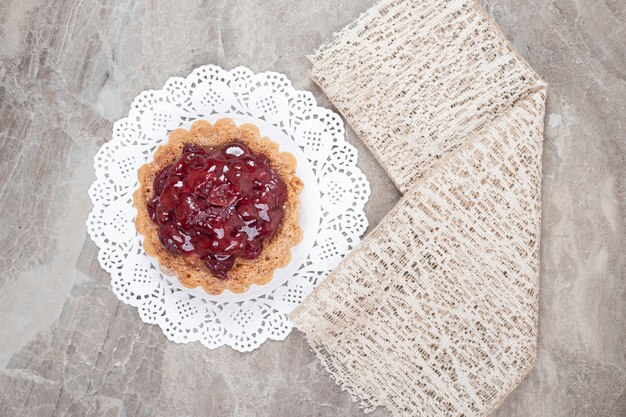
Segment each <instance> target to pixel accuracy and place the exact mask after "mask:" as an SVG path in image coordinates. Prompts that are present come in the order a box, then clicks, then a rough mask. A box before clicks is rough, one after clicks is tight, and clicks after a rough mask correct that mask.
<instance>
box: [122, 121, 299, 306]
mask: <svg viewBox="0 0 626 417" xmlns="http://www.w3.org/2000/svg"><path fill="white" fill-rule="evenodd" d="M295 171H296V158H295V157H294V156H293V155H292V154H290V153H287V152H280V151H279V150H278V144H276V143H274V142H272V141H271V140H270V139H269V138H266V137H261V136H260V135H259V130H258V129H257V128H256V127H255V126H254V125H252V124H243V125H241V126H236V125H235V123H234V122H233V121H232V120H230V119H221V120H218V121H217V122H216V123H215V124H214V125H213V124H211V123H209V122H207V121H204V120H200V121H196V122H195V123H194V124H193V125H192V126H191V129H190V130H188V131H187V130H184V129H177V130H175V131H173V132H172V133H171V134H170V136H169V141H168V142H167V143H166V144H165V145H162V146H160V147H159V148H158V149H157V150H156V152H155V154H154V160H153V161H152V162H150V163H147V164H145V165H143V166H142V167H141V168H140V169H139V173H138V177H139V189H138V190H137V191H136V192H135V194H134V199H133V201H134V205H135V207H136V209H137V217H136V218H135V225H136V227H137V231H138V232H139V233H141V234H142V235H144V245H143V246H144V250H145V251H146V253H147V254H148V255H150V256H153V257H156V258H157V259H158V260H159V263H160V266H161V269H162V270H163V272H164V273H166V274H168V275H173V274H175V275H177V276H178V279H179V280H180V282H181V283H182V284H183V285H185V286H187V287H191V288H193V287H198V286H201V287H202V288H203V289H204V290H205V291H206V292H207V293H209V294H220V293H221V292H222V291H224V290H230V291H232V292H234V293H241V292H244V291H246V290H247V289H248V288H249V287H250V286H251V285H252V284H265V283H267V282H269V281H270V280H271V279H272V275H273V272H274V270H275V269H277V268H281V267H283V266H286V265H287V264H288V263H289V261H290V257H291V254H290V250H291V247H292V246H294V245H297V244H298V243H299V242H300V240H301V238H302V230H301V229H300V226H299V225H298V211H299V206H300V202H299V199H298V194H299V193H300V191H301V190H302V188H303V183H302V181H301V180H300V178H298V177H297V176H296V175H295Z"/></svg>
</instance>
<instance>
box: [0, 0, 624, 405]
mask: <svg viewBox="0 0 626 417" xmlns="http://www.w3.org/2000/svg"><path fill="white" fill-rule="evenodd" d="M371 4H372V0H349V1H348V0H317V1H315V2H294V1H286V0H282V1H281V0H269V1H268V0H265V1H249V0H239V1H237V0H221V1H212V0H207V1H179V2H142V1H124V0H111V1H106V0H102V1H80V0H74V1H61V0H57V1H44V0H0V178H1V181H0V207H1V208H2V210H1V212H2V214H3V216H2V220H0V222H1V227H0V244H1V247H2V249H3V255H2V256H1V257H0V318H1V320H0V364H1V365H2V368H3V369H2V370H0V415H2V416H4V415H7V416H16V415H24V416H52V415H54V416H60V415H77V416H84V415H89V416H92V415H93V416H174V415H176V416H213V415H216V416H217V415H233V416H262V415H268V416H269V415H271V416H360V415H362V414H363V413H362V411H361V410H359V408H358V406H357V405H356V404H354V403H352V402H351V400H350V398H349V397H348V396H347V394H345V393H343V392H342V391H341V390H340V389H339V387H338V386H336V385H335V384H334V383H333V381H332V379H331V377H330V376H329V375H328V374H327V373H326V371H325V370H324V369H323V368H322V367H321V365H320V364H319V362H318V361H317V360H316V358H315V356H314V355H313V354H312V353H311V351H310V350H309V349H308V346H307V344H306V341H305V340H304V339H303V337H302V335H301V334H300V333H299V332H297V331H295V332H293V333H292V334H291V335H290V336H289V337H288V338H287V340H285V341H284V342H268V343H266V344H264V345H263V346H262V347H261V348H260V349H258V350H257V351H254V352H252V353H248V354H241V353H237V352H234V351H233V350H231V349H229V348H220V349H217V350H214V351H209V350H207V349H206V348H204V347H202V346H201V345H199V344H192V345H176V344H174V343H171V342H168V341H167V340H166V338H165V336H163V335H162V334H161V331H160V329H159V328H157V327H155V326H150V325H145V324H143V323H142V322H141V320H140V319H139V317H138V315H137V312H136V310H135V309H134V308H132V307H129V306H127V305H124V304H122V303H120V302H119V301H117V299H116V298H115V296H114V295H113V293H112V292H111V291H110V287H109V277H108V276H107V274H106V273H105V272H104V271H102V270H101V269H100V267H99V265H98V262H97V250H96V247H95V245H94V244H93V243H92V242H91V241H90V240H89V238H88V237H87V235H86V231H85V226H84V222H85V220H86V217H87V214H88V213H89V211H90V208H91V205H90V201H89V198H88V196H87V192H86V191H87V188H88V186H89V185H90V183H91V182H92V180H93V179H94V176H95V174H94V172H93V167H92V158H93V155H94V154H95V152H96V150H97V149H98V147H99V146H101V145H102V143H104V142H105V141H106V140H108V138H109V137H110V133H111V126H112V123H113V122H114V121H115V120H116V119H118V118H120V117H123V116H124V115H125V114H126V113H127V111H128V108H129V105H130V103H131V101H132V99H133V98H134V97H135V95H137V94H138V93H139V92H140V91H142V90H144V89H148V88H157V87H160V86H161V85H162V84H163V83H164V81H165V80H166V79H167V78H168V77H170V76H173V75H185V74H187V73H189V72H190V71H191V70H192V69H193V68H195V67H196V66H199V65H202V64H206V63H215V64H218V65H221V66H223V67H225V68H232V67H234V66H237V65H240V64H243V65H246V66H248V67H250V68H251V69H252V70H254V71H263V70H276V71H280V72H283V73H285V74H287V76H288V77H289V78H290V79H291V80H292V82H293V83H294V84H295V86H296V87H297V88H299V89H309V90H311V91H313V92H314V94H315V96H316V98H317V100H318V102H319V103H320V104H322V105H329V103H328V100H327V99H326V98H325V96H324V95H323V93H322V92H321V91H319V89H317V88H316V87H315V86H314V85H313V83H312V82H311V81H310V79H309V78H308V76H307V71H308V68H309V63H308V61H307V59H306V57H305V55H306V54H307V53H310V52H311V51H313V50H314V49H315V48H316V47H317V46H319V45H320V44H321V43H322V42H323V41H324V40H325V39H327V38H328V37H329V36H331V34H332V33H333V32H334V31H336V30H338V29H340V28H341V27H343V26H345V25H346V24H348V23H350V22H351V21H352V20H353V19H354V18H356V17H357V16H358V14H359V13H360V12H362V11H364V10H365V9H366V8H367V7H368V6H369V5H371ZM483 4H485V6H486V7H487V10H488V11H489V13H490V14H491V15H492V16H493V17H494V18H495V19H496V21H498V23H499V24H500V25H501V27H502V29H503V31H504V33H506V34H507V35H508V36H509V37H510V39H511V40H512V41H513V43H514V44H515V45H516V47H517V48H518V49H519V50H520V52H521V53H522V54H523V55H524V56H525V57H526V58H527V59H528V60H529V62H530V63H531V64H532V65H533V66H534V68H535V69H536V70H537V71H538V72H539V74H541V75H542V76H543V78H544V79H545V80H546V81H547V82H548V83H549V96H548V109H547V116H546V132H545V133H546V135H545V149H544V176H543V207H544V208H543V229H542V254H541V255H542V257H541V261H542V277H541V293H540V334H539V357H538V361H537V365H536V366H535V368H534V369H533V371H531V373H530V374H529V376H528V377H527V378H526V379H525V380H524V381H523V382H522V384H521V385H520V386H519V387H518V388H517V389H516V390H515V391H514V392H513V394H512V395H511V396H510V397H509V398H507V400H506V401H505V403H504V404H503V405H502V406H501V408H500V409H499V410H498V411H497V412H496V415H497V416H502V417H504V416H537V417H539V416H624V415H626V348H625V346H626V312H625V309H624V305H625V301H626V300H625V298H626V294H625V288H626V283H625V278H626V277H625V269H624V267H625V265H624V256H625V253H626V245H625V242H624V239H625V236H626V233H625V232H626V229H625V224H624V223H625V221H626V218H625V206H626V194H625V190H624V187H625V182H626V171H625V167H626V131H625V128H626V43H625V42H624V39H625V36H626V29H625V28H626V2H625V1H623V0H604V1H593V2H592V1H581V0H548V1H523V0H490V1H483ZM348 139H349V141H350V142H351V143H353V144H355V145H356V146H357V148H358V149H359V166H360V167H361V168H362V169H363V171H365V172H366V174H367V175H368V177H369V179H370V182H371V185H372V195H373V196H374V198H372V199H371V201H370V203H369V204H368V206H367V207H366V210H367V215H368V218H369V220H370V224H371V226H370V227H372V226H374V225H375V224H377V223H378V222H379V221H380V219H381V218H382V217H383V216H384V214H385V213H386V212H387V211H388V210H389V208H390V207H392V206H393V205H394V204H395V202H396V201H397V199H398V197H399V193H398V192H397V191H396V190H395V189H394V187H393V185H392V184H391V182H390V181H389V179H388V178H387V177H386V175H385V174H384V172H383V171H382V169H381V168H380V166H379V165H378V164H377V163H376V161H375V160H374V158H373V157H372V156H371V154H370V153H369V152H368V151H367V149H365V147H364V146H363V145H362V143H361V142H360V141H359V140H358V138H356V137H355V135H354V133H353V132H352V131H351V130H350V129H348ZM372 415H374V416H386V415H388V412H387V411H386V410H382V409H381V410H377V411H376V412H374V413H373V414H372Z"/></svg>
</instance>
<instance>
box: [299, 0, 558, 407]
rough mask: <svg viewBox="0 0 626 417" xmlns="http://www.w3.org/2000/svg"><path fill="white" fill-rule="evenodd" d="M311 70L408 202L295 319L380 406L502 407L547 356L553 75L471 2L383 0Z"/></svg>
mask: <svg viewBox="0 0 626 417" xmlns="http://www.w3.org/2000/svg"><path fill="white" fill-rule="evenodd" d="M311 61H312V63H313V69H312V73H311V74H312V77H313V79H314V80H315V81H316V82H317V83H318V84H319V85H320V87H322V88H323V89H324V91H325V92H326V94H327V95H328V97H329V98H330V99H331V100H332V102H333V103H334V104H335V105H336V106H337V108H338V109H339V110H340V111H341V113H343V115H344V116H345V118H346V119H347V121H348V122H349V123H350V125H351V126H352V127H353V129H354V130H355V131H356V132H357V133H358V135H359V136H360V138H361V139H362V140H363V141H364V142H365V143H366V144H367V145H368V147H369V148H370V149H371V151H372V152H373V154H374V155H375V156H376V157H377V158H378V159H379V160H380V162H381V164H382V165H383V167H385V169H386V171H387V173H388V174H389V175H390V177H391V178H392V179H393V181H394V182H395V184H396V185H397V186H398V188H399V189H400V190H401V191H402V192H403V194H404V196H403V197H402V199H401V200H400V201H399V203H398V204H397V206H396V207H395V208H394V209H392V210H391V211H390V212H389V213H388V214H387V216H386V217H385V218H384V219H383V221H382V222H381V223H380V224H379V225H378V226H377V227H376V228H375V229H374V230H373V231H372V232H371V233H370V234H369V235H368V236H367V237H366V238H365V239H364V241H363V242H362V243H361V245H359V246H358V247H357V248H356V249H355V250H353V251H352V252H351V253H350V254H349V255H348V256H347V257H346V258H345V259H344V261H343V262H342V263H341V264H340V265H339V267H338V268H337V269H336V270H335V271H333V272H332V273H331V274H330V275H329V276H328V278H327V279H326V280H325V281H324V282H323V283H322V284H321V285H320V286H319V287H318V288H317V289H316V290H315V292H314V293H313V294H311V295H310V296H309V297H308V298H307V299H306V300H305V302H304V303H303V304H302V305H301V306H300V307H299V308H298V309H296V310H295V311H294V312H293V313H292V314H291V319H292V321H293V322H294V323H295V325H296V327H297V328H299V329H300V330H302V331H303V332H304V333H306V336H307V339H308V341H309V343H310V344H311V346H312V347H313V349H314V350H315V351H316V352H317V354H318V356H319V358H320V359H321V361H322V362H323V363H324V365H325V366H326V368H327V369H328V371H329V372H330V373H331V374H332V375H333V377H334V378H335V379H336V381H337V382H338V383H339V384H340V385H341V386H342V387H343V388H344V389H345V390H347V391H348V392H349V393H350V394H351V395H352V397H353V398H354V399H355V400H357V401H359V402H360V404H361V405H362V407H363V408H364V409H365V410H366V411H370V410H373V409H374V408H376V407H377V406H385V407H387V408H388V409H389V410H391V411H392V412H393V414H394V415H421V416H474V415H486V414H489V413H490V412H491V411H493V410H494V409H495V408H496V407H497V406H498V405H499V403H500V402H501V401H502V400H503V398H504V397H505V396H506V395H507V394H508V393H509V392H510V391H511V390H512V389H513V388H514V387H515V386H516V385H517V384H518V383H519V382H520V380H521V379H522V378H523V377H524V375H525V374H526V373H527V372H528V371H529V370H530V368H531V367H532V365H533V362H534V360H535V355H536V342H537V295H538V287H539V232H540V215H541V201H540V187H541V153H542V144H543V116H544V103H545V96H546V87H545V84H544V82H543V81H542V80H541V79H540V78H539V77H538V76H537V74H536V73H535V72H534V71H533V70H532V68H530V66H529V65H528V64H527V63H526V62H525V61H524V59H523V58H522V57H520V56H519V55H518V54H517V53H516V51H515V50H514V48H513V47H512V46H511V44H510V43H509V42H508V41H507V40H506V38H505V36H504V35H503V34H502V33H501V32H500V30H499V29H498V27H497V26H496V24H495V23H494V22H493V21H492V20H491V19H490V18H489V16H488V15H487V14H486V13H485V11H484V10H483V8H482V6H480V5H479V4H478V3H477V2H475V1H471V0H415V1H409V0H395V1H383V2H381V3H379V4H378V5H376V6H374V7H373V8H372V9H370V10H369V11H367V12H366V13H365V14H363V15H362V16H361V17H360V18H359V19H358V20H357V21H356V22H354V23H352V24H351V25H350V26H348V27H346V28H345V29H343V30H342V31H341V32H340V33H338V34H337V35H336V36H335V38H334V39H333V40H332V41H331V42H330V43H328V44H326V45H324V46H323V47H321V49H320V50H319V51H317V52H316V53H315V54H314V55H313V56H312V57H311ZM372 198H376V196H375V195H374V196H373V197H372Z"/></svg>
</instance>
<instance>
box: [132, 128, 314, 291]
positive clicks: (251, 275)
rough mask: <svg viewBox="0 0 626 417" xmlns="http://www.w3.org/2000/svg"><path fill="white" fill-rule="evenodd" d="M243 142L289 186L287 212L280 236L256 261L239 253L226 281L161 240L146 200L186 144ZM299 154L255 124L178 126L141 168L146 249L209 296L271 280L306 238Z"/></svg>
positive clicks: (140, 217) (137, 198) (139, 197)
mask: <svg viewBox="0 0 626 417" xmlns="http://www.w3.org/2000/svg"><path fill="white" fill-rule="evenodd" d="M232 142H240V143H242V144H244V145H246V146H247V147H248V148H250V150H251V151H252V152H254V153H257V154H263V155H265V156H266V157H267V158H268V160H269V161H270V165H271V167H272V169H273V170H274V171H276V173H277V174H278V175H280V177H281V178H282V179H283V181H285V184H286V185H287V201H286V202H285V215H284V217H283V219H282V221H281V223H280V225H279V226H278V230H277V231H276V234H275V235H274V236H273V237H272V238H270V239H267V240H265V241H264V242H263V247H262V250H261V254H260V255H259V257H258V258H256V259H242V258H240V257H237V258H236V260H235V264H234V266H233V268H232V269H231V270H230V271H228V278H227V279H224V280H221V279H219V278H217V277H215V276H214V275H213V274H212V273H211V271H210V270H209V269H208V268H207V267H206V266H205V265H204V263H203V262H202V261H201V260H200V258H198V257H197V256H196V255H189V256H180V255H174V254H172V253H171V252H169V251H168V250H167V249H165V248H164V247H163V245H162V244H161V242H160V241H159V236H158V227H157V224H156V223H154V222H152V220H151V219H150V215H149V214H148V208H147V202H148V200H149V199H150V198H151V197H152V194H153V192H152V184H153V182H154V177H155V176H156V175H157V174H158V173H159V171H161V169H163V168H164V167H166V166H168V165H170V164H172V163H173V162H175V161H176V160H177V159H178V158H180V156H181V154H182V149H183V146H184V145H185V144H187V143H190V144H195V145H201V146H207V147H209V148H217V147H220V146H223V145H226V144H228V143H232ZM295 172H296V158H295V157H294V156H293V155H292V154H290V153H288V152H279V151H278V144H276V143H274V142H272V141H271V140H270V139H269V138H267V137H261V136H260V134H259V129H257V127H256V126H254V125H252V124H243V125H241V126H236V125H235V123H234V122H233V121H232V120H230V119H220V120H218V121H217V122H216V123H215V125H212V124H211V123H209V122H207V121H205V120H198V121H196V122H195V123H194V124H193V125H192V126H191V129H190V130H189V131H187V130H184V129H177V130H175V131H173V132H172V133H171V134H170V136H169V141H168V142H167V144H165V145H162V146H159V148H158V149H157V150H156V152H155V154H154V160H153V161H152V162H150V163H147V164H145V165H143V166H142V167H141V168H139V172H138V178H139V189H138V190H137V191H136V192H135V194H134V195H133V202H134V205H135V208H136V209H137V217H136V218H135V226H136V227H137V231H138V232H139V233H141V234H142V235H144V236H145V239H144V245H143V246H144V250H145V251H146V253H147V254H148V255H150V256H154V257H156V258H158V260H159V263H160V265H161V267H162V269H163V271H164V272H165V273H167V274H169V275H171V274H172V273H174V274H176V275H177V276H178V278H179V280H180V282H181V283H182V284H183V285H185V286H186V287H189V288H195V287H198V286H201V287H202V288H203V289H204V290H205V291H206V292H207V293H209V294H220V293H222V291H224V290H226V289H228V290H230V291H232V292H234V293H242V292H244V291H246V290H247V289H248V288H249V287H250V286H251V285H252V284H266V283H268V282H269V281H270V280H271V279H272V275H273V273H274V270H275V269H277V268H281V267H283V266H286V265H287V264H288V263H289V261H290V259H291V247H292V246H295V245H297V244H298V243H299V242H300V240H302V229H300V226H299V225H298V211H299V209H300V200H299V199H298V194H300V191H302V188H303V187H304V184H303V183H302V180H300V178H298V177H297V176H296V175H295Z"/></svg>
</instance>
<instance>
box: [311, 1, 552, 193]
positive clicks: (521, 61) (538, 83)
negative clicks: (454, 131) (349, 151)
mask: <svg viewBox="0 0 626 417" xmlns="http://www.w3.org/2000/svg"><path fill="white" fill-rule="evenodd" d="M470 2H471V3H473V5H474V9H475V10H476V11H477V12H478V13H479V14H480V16H481V17H482V18H483V19H484V20H485V21H486V22H488V24H489V27H490V28H491V29H492V30H493V31H494V32H495V33H496V34H497V36H498V37H499V39H500V42H502V43H503V44H504V45H505V46H506V48H507V49H508V51H509V52H510V53H511V54H513V56H514V57H515V59H516V62H517V64H518V65H520V66H521V67H522V68H524V70H525V71H527V72H528V74H530V75H531V77H532V79H533V81H534V82H533V83H532V85H529V86H528V88H527V89H525V90H522V91H520V92H519V94H518V95H517V97H516V98H514V99H513V100H512V101H511V105H513V104H514V103H515V102H516V101H518V100H521V99H523V98H524V97H527V96H528V95H531V94H532V93H533V92H535V91H537V90H538V89H541V88H543V89H546V88H547V86H548V84H547V83H546V82H545V81H544V80H543V79H542V78H541V77H540V76H539V74H537V72H536V71H535V70H534V69H533V68H532V66H531V65H530V64H529V63H528V61H527V60H526V59H525V58H524V57H523V56H522V55H521V54H520V53H519V52H518V51H517V49H516V48H515V46H514V45H513V44H512V42H511V41H510V40H509V39H508V38H507V37H506V35H505V34H504V33H503V32H502V30H501V29H500V27H499V25H498V24H497V22H496V21H495V20H494V19H493V18H492V17H491V16H490V15H489V13H488V12H487V10H486V9H485V8H484V7H483V6H482V4H481V3H480V2H479V1H478V0H470ZM387 3H389V0H380V1H378V2H377V3H375V4H374V5H373V6H372V7H370V8H369V9H367V10H366V11H365V12H362V13H361V14H360V15H359V17H358V18H357V19H356V21H354V22H353V23H351V24H349V25H347V26H345V27H344V28H342V29H341V30H339V31H337V32H335V33H333V35H332V36H331V38H330V39H328V40H327V41H326V42H325V43H323V44H322V45H321V46H320V47H318V48H317V49H316V50H315V52H314V53H313V54H310V55H307V58H308V59H309V61H310V62H311V64H312V68H311V69H310V70H309V76H310V77H311V79H312V80H313V81H314V82H315V83H316V84H317V85H318V86H319V88H320V89H321V90H322V91H323V92H324V94H325V95H326V97H327V98H328V99H329V100H330V102H331V103H332V105H333V106H334V107H335V108H337V110H338V111H339V113H341V114H342V116H344V119H345V120H346V121H347V123H348V125H349V126H350V128H351V129H352V131H353V132H355V133H356V135H357V136H358V137H359V139H361V141H362V142H363V143H364V144H365V146H366V147H367V149H368V150H369V151H370V153H371V154H372V155H373V156H374V158H375V159H376V161H377V162H378V163H379V164H380V166H381V167H382V168H383V169H384V170H385V172H386V173H387V175H388V176H389V178H390V179H391V180H392V182H393V183H394V185H395V186H396V188H397V189H398V190H399V191H400V192H402V193H404V192H405V191H406V190H407V188H406V187H405V184H403V183H402V182H400V179H399V178H397V177H396V176H395V175H393V172H391V171H390V168H391V167H389V166H387V164H386V163H385V160H384V158H383V157H382V154H381V153H380V151H379V150H378V149H376V148H375V147H374V145H373V144H372V143H371V142H370V141H369V140H367V138H366V137H363V135H362V134H361V133H360V129H358V128H357V127H356V126H355V125H354V122H353V120H352V118H350V117H346V116H345V115H346V114H350V111H349V109H347V108H346V107H345V106H344V105H343V104H342V103H341V102H340V101H338V100H337V99H336V98H335V95H334V94H332V92H330V91H328V89H327V88H326V87H325V85H324V83H323V82H321V79H320V77H319V76H318V74H317V70H316V66H317V64H318V62H317V59H318V58H319V57H320V55H321V54H322V52H323V51H324V50H325V49H329V48H330V47H331V46H332V45H333V44H335V43H337V42H338V41H339V39H340V38H341V37H342V36H343V35H344V34H346V33H347V32H349V31H351V30H353V29H354V28H356V27H359V26H364V23H365V22H366V20H365V19H364V18H365V17H367V16H371V15H373V14H375V13H377V12H380V11H381V9H384V8H385V7H386V6H388V4H387ZM506 110H507V108H502V109H500V111H498V112H497V113H494V115H493V118H492V119H491V120H490V121H489V122H488V123H493V122H494V120H496V119H497V118H498V117H499V116H501V114H502V113H503V112H505V111H506ZM472 134H475V132H469V133H468V134H467V135H466V137H468V136H470V135H472ZM463 142H464V141H463ZM455 153H456V152H455V150H454V149H453V150H452V152H451V154H448V155H446V157H445V158H442V159H440V160H439V161H438V164H437V165H442V164H444V163H445V161H447V160H448V159H449V157H453V154H455ZM433 168H434V167H433ZM431 171H432V169H431ZM425 175H426V174H424V176H425Z"/></svg>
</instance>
